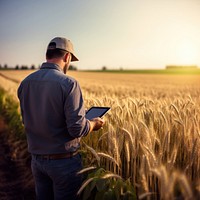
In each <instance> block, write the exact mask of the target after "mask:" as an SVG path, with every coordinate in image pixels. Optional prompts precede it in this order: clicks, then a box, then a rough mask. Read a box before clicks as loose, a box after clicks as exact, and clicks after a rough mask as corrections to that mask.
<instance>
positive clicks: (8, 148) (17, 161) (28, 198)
mask: <svg viewBox="0 0 200 200" xmlns="http://www.w3.org/2000/svg"><path fill="white" fill-rule="evenodd" d="M10 135H11V134H9V129H8V127H7V125H6V123H5V121H4V119H3V118H2V117H1V116H0V200H22V199H23V200H33V199H35V192H34V182H33V178H32V174H31V169H30V155H29V154H28V153H27V149H26V148H27V147H26V144H25V142H21V141H15V140H14V138H11V137H10Z"/></svg>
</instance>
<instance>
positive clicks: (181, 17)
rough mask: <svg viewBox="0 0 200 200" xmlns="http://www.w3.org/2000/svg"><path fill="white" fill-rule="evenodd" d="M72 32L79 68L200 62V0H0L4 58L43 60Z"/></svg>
mask: <svg viewBox="0 0 200 200" xmlns="http://www.w3.org/2000/svg"><path fill="white" fill-rule="evenodd" d="M55 36H64V37H67V38H69V39H70V40H71V41H72V42H73V44H74V48H75V51H76V54H77V57H78V58H79V59H80V61H79V62H75V63H74V65H75V66H77V67H78V68H79V69H85V68H87V69H94V68H99V69H100V68H102V66H107V67H108V68H124V69H125V68H134V69H140V68H164V67H165V66H166V65H169V64H176V65H189V64H193V65H198V66H200V0H58V1H55V0H0V64H1V65H4V64H8V65H9V66H15V65H16V64H19V65H31V64H35V65H36V66H38V65H39V64H40V63H42V62H44V61H45V51H46V47H47V44H48V43H49V41H50V40H51V39H52V38H53V37H55Z"/></svg>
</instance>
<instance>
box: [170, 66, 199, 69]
mask: <svg viewBox="0 0 200 200" xmlns="http://www.w3.org/2000/svg"><path fill="white" fill-rule="evenodd" d="M197 68H198V67H197V66H196V65H167V66H166V69H197Z"/></svg>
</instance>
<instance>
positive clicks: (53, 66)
mask: <svg viewBox="0 0 200 200" xmlns="http://www.w3.org/2000/svg"><path fill="white" fill-rule="evenodd" d="M40 69H56V70H58V71H61V72H63V70H62V69H61V68H60V66H59V65H57V64H55V63H49V62H45V63H42V66H41V67H40Z"/></svg>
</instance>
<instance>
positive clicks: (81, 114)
mask: <svg viewBox="0 0 200 200" xmlns="http://www.w3.org/2000/svg"><path fill="white" fill-rule="evenodd" d="M64 112H65V118H66V125H67V130H68V133H69V134H70V135H71V136H72V137H74V138H78V137H82V136H85V135H87V134H88V132H89V130H90V123H89V121H88V120H87V119H86V118H85V108H84V102H83V96H82V92H81V89H80V86H79V84H78V82H77V81H74V82H72V83H71V84H70V89H69V90H68V92H67V94H66V93H65V102H64Z"/></svg>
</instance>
